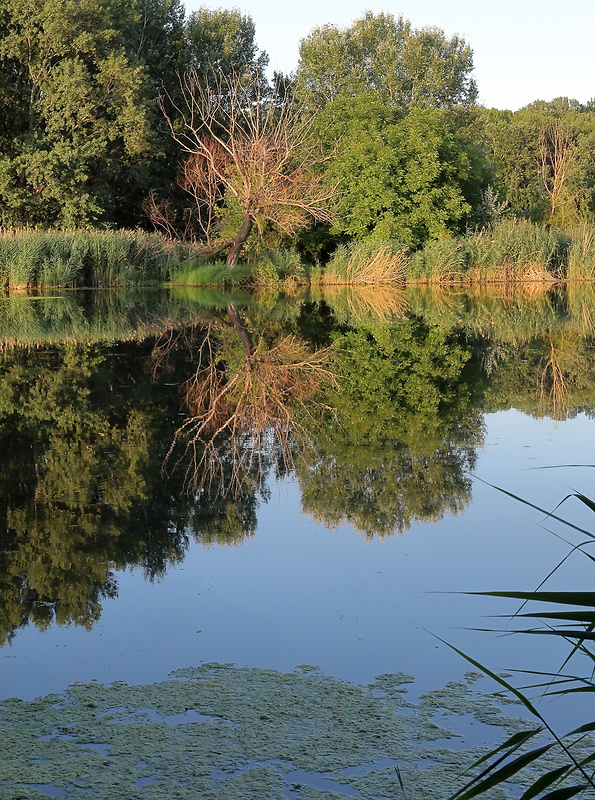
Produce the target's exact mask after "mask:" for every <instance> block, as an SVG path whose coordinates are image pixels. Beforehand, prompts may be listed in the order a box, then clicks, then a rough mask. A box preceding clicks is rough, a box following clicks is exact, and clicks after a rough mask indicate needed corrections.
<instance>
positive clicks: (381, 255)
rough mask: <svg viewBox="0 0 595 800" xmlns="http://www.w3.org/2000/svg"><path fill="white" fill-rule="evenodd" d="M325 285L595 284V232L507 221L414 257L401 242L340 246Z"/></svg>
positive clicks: (428, 245)
mask: <svg viewBox="0 0 595 800" xmlns="http://www.w3.org/2000/svg"><path fill="white" fill-rule="evenodd" d="M321 280H322V282H324V283H343V284H344V283H373V284H382V283H387V282H405V283H410V284H462V285H467V286H471V285H478V284H484V283H485V284H488V283H489V284H507V283H523V284H526V285H529V284H531V285H532V286H533V287H534V291H535V292H536V293H539V290H538V288H537V287H538V284H541V283H544V284H547V283H549V284H552V283H553V282H555V281H559V280H595V227H594V226H589V225H583V226H576V227H573V228H570V227H569V228H559V229H556V228H548V227H545V226H543V225H536V224H534V223H532V222H528V221H527V220H506V221H503V222H501V223H499V224H498V225H496V226H494V227H492V228H487V229H484V230H482V231H479V232H474V233H468V234H467V235H465V236H463V237H459V238H454V237H453V238H450V239H441V240H435V241H429V242H426V244H425V245H424V247H423V248H421V249H420V250H418V251H416V252H413V253H410V252H408V251H407V250H406V249H405V248H403V247H402V246H401V245H400V243H398V242H382V243H375V242H358V243H352V244H350V245H340V246H339V247H338V248H337V250H336V251H335V253H334V255H333V256H332V258H331V260H330V261H329V263H328V264H327V266H326V267H325V269H324V270H323V272H322V278H321Z"/></svg>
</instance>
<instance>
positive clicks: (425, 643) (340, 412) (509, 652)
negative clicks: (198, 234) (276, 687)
mask: <svg viewBox="0 0 595 800" xmlns="http://www.w3.org/2000/svg"><path fill="white" fill-rule="evenodd" d="M4 302H5V307H4V309H3V310H2V311H1V312H0V313H2V314H3V324H4V326H5V330H4V331H3V332H0V335H3V337H4V339H5V341H6V346H5V348H4V350H3V354H2V361H1V367H0V425H1V428H0V436H1V439H2V452H3V470H2V480H1V483H0V507H1V513H2V530H1V531H0V533H1V536H2V548H1V549H2V554H1V559H2V578H0V604H1V605H0V635H1V636H2V639H3V641H4V645H3V647H2V649H1V651H0V686H1V688H0V694H1V695H2V696H3V697H7V696H12V695H17V696H19V697H23V698H33V697H36V696H39V695H44V694H47V693H48V692H52V691H60V690H63V689H64V688H65V687H66V686H67V685H68V684H70V683H73V682H79V681H80V682H86V681H89V680H91V679H97V680H99V681H112V680H125V681H127V682H133V683H147V682H153V681H157V680H161V679H163V678H164V677H166V675H167V674H168V673H169V672H170V671H171V670H172V669H175V668H178V667H182V666H189V665H198V664H200V663H203V662H211V661H216V662H233V663H235V664H238V665H240V666H241V665H249V666H263V667H268V668H274V669H279V670H284V671H285V670H291V669H292V668H293V667H295V666H296V665H298V664H315V665H318V666H319V667H321V668H322V669H323V670H324V671H325V672H326V673H328V674H330V675H333V676H337V677H340V678H345V679H348V680H350V681H354V682H362V683H364V682H368V681H370V680H371V679H372V678H373V677H374V676H375V675H377V674H378V673H381V672H396V671H403V672H406V673H410V674H412V675H414V676H415V678H416V688H417V689H418V690H419V691H422V690H425V689H428V688H432V687H437V686H441V685H443V684H444V682H445V681H447V680H450V679H453V678H458V677H460V676H461V675H462V674H463V673H464V672H465V671H466V669H467V667H468V665H467V664H466V663H465V662H464V661H463V660H462V659H461V658H460V656H458V655H457V654H456V653H454V652H452V651H450V650H449V649H448V647H446V646H445V645H444V644H442V643H441V642H440V641H439V640H438V639H437V638H435V637H436V636H437V637H441V638H443V639H447V640H448V641H449V642H452V643H453V644H454V645H456V646H457V647H460V648H462V649H464V650H466V651H467V652H469V653H471V654H473V656H474V657H476V658H478V659H479V660H481V661H483V662H484V663H486V664H489V665H490V666H491V667H493V668H512V667H515V668H521V669H522V668H530V667H535V666H536V662H538V663H539V664H540V665H543V664H544V663H548V664H549V665H550V666H552V667H555V666H558V665H559V664H560V663H561V659H562V653H561V652H560V651H559V650H557V648H556V647H555V646H554V644H553V643H551V642H549V641H548V642H543V641H541V640H537V639H538V637H532V640H531V642H530V643H529V644H530V645H531V646H530V647H528V644H527V642H525V641H524V640H523V639H522V638H520V637H513V636H499V635H496V634H493V633H478V632H475V631H471V630H469V629H470V628H493V627H500V628H504V629H506V627H507V626H509V623H508V621H507V620H506V619H504V620H494V619H489V618H488V617H489V616H490V615H497V614H502V613H507V612H508V611H511V610H514V608H515V606H514V605H508V604H506V603H504V602H503V601H494V600H490V599H488V598H477V597H469V596H466V595H464V594H459V593H460V592H464V591H485V590H493V589H502V590H504V589H531V588H536V587H537V586H538V584H539V583H540V582H541V581H542V580H543V579H544V578H545V577H546V575H547V574H548V573H549V572H550V570H552V568H553V567H554V566H555V565H556V564H557V563H558V562H560V561H561V560H562V559H563V558H564V557H565V556H566V554H567V553H568V550H569V547H568V544H567V542H566V541H564V540H562V539H561V538H559V535H560V536H564V537H565V538H566V539H568V540H572V541H573V542H574V541H577V539H576V537H574V536H572V534H571V531H569V530H565V529H564V528H563V527H562V526H560V525H558V524H556V523H555V522H554V521H553V520H551V519H547V518H546V516H545V514H543V513H541V512H539V511H538V510H536V509H534V508H529V507H527V506H525V505H522V504H521V503H519V502H516V501H515V500H513V499H512V498H510V497H509V496H506V495H504V494H502V493H500V492H498V491H497V490H496V489H495V488H493V486H490V485H488V484H493V485H496V486H499V487H502V488H504V489H506V490H508V491H511V492H513V493H515V494H518V495H520V496H522V497H524V498H526V499H527V500H529V501H530V502H532V503H534V504H536V505H537V506H540V507H542V508H544V509H547V510H550V511H553V509H554V508H555V506H556V505H557V503H558V502H559V501H560V500H562V499H563V498H564V497H565V496H566V495H567V494H569V493H570V492H571V491H573V490H578V491H582V492H584V493H585V494H587V495H589V494H591V495H593V494H595V492H594V491H593V479H594V477H595V474H594V472H593V469H592V468H590V467H588V466H581V467H561V468H560V469H556V470H549V469H548V470H544V469H540V468H542V467H544V466H551V465H589V464H590V463H591V462H593V456H592V442H593V425H594V422H593V419H592V411H593V409H595V381H594V373H593V355H592V354H593V350H592V339H591V332H590V330H589V323H588V319H589V318H588V317H585V309H588V308H590V302H591V299H590V297H589V296H587V297H586V298H585V297H582V296H580V297H578V298H577V297H569V296H568V295H567V294H551V293H550V294H549V295H546V294H541V295H539V296H538V297H537V298H534V297H531V298H528V297H526V296H525V297H522V296H521V297H520V298H516V299H515V298H504V299H500V300H498V299H495V298H489V297H488V298H477V297H476V298H468V297H461V296H458V295H453V296H450V297H444V296H440V297H439V298H437V299H436V298H434V300H431V299H430V298H428V297H427V296H425V295H423V294H421V293H420V294H418V295H416V294H413V295H410V296H409V297H404V296H401V295H398V296H397V295H395V296H392V297H390V296H388V295H385V296H383V298H382V299H381V300H378V299H376V300H375V299H374V297H373V296H372V295H371V294H370V295H363V296H359V295H354V296H351V297H348V296H343V295H337V296H336V297H333V298H327V299H326V301H322V300H320V299H311V300H310V301H309V302H303V303H298V302H296V301H291V302H290V301H287V300H284V299H283V298H277V299H276V301H275V299H274V298H273V299H271V298H268V299H267V300H266V302H265V301H264V300H261V301H260V303H259V302H258V301H254V300H251V301H248V300H246V299H242V298H220V297H213V296H211V295H208V296H204V295H200V294H196V295H194V296H193V295H190V294H187V295H180V296H175V295H173V296H172V295H167V296H163V295H152V296H150V297H149V298H148V299H141V298H139V297H134V298H130V297H125V296H123V295H120V296H117V297H116V296H109V297H108V296H106V295H100V296H86V297H79V296H73V295H67V296H62V297H54V298H51V299H50V298H47V299H44V298H41V299H36V300H28V299H27V298H18V304H20V305H18V304H17V300H14V301H11V302H10V304H9V301H4ZM234 314H237V318H236V317H235V316H234ZM585 320H587V321H585ZM60 330H61V331H62V335H60ZM19 331H20V332H21V333H20V335H19ZM246 332H248V334H249V339H248V340H247V339H246V338H245V336H244V334H245V333H246ZM207 334H208V336H207ZM205 342H207V343H208V345H209V349H208V353H207V348H206V347H205ZM248 342H249V344H248ZM331 344H332V345H333V350H332V351H331V353H332V355H331V356H329V357H328V358H333V359H335V360H334V361H333V362H332V365H331V362H330V361H328V360H327V361H324V360H321V361H320V366H321V368H324V370H325V371H326V370H328V371H329V372H331V371H332V372H333V373H334V374H338V375H340V378H339V380H338V382H337V383H336V384H334V383H333V382H332V381H329V380H328V376H327V377H326V378H325V377H320V376H319V379H318V386H314V383H316V382H315V381H313V380H312V374H311V372H308V373H303V372H300V371H299V370H298V371H297V372H295V371H294V373H293V376H294V377H293V378H292V377H291V370H290V371H289V374H290V377H288V371H287V364H294V365H295V364H296V363H299V362H300V361H303V360H304V359H305V358H307V357H311V353H312V352H314V351H315V350H316V349H317V348H322V347H327V346H329V345H331ZM201 347H202V350H201ZM275 348H276V349H275ZM271 352H272V353H273V354H274V355H272V356H271V355H270V353H271ZM201 353H202V355H200V354H201ZM254 353H260V356H259V359H258V364H260V365H261V366H260V367H258V368H256V367H254V363H255V362H254V361H252V362H250V363H251V364H252V367H251V368H250V369H251V370H252V371H251V372H250V371H249V372H247V373H242V370H246V364H248V363H249V359H250V357H253V356H254ZM263 354H264V355H263ZM267 354H268V355H267ZM309 354H310V355H309ZM337 354H338V355H337ZM324 358H327V356H324ZM201 359H202V360H201ZM321 359H322V357H321ZM263 363H266V364H267V369H269V368H270V367H271V364H272V365H273V367H274V369H273V368H271V369H269V371H268V372H266V373H264V374H260V373H258V372H257V370H258V369H264V368H263V367H262V364H263ZM213 365H215V367H216V372H213ZM295 369H297V368H295ZM209 370H210V371H209ZM247 374H250V376H251V377H250V380H253V381H257V380H261V381H263V382H264V383H265V384H267V385H268V389H269V392H270V396H266V397H260V399H259V400H258V401H254V405H253V406H251V407H249V408H248V410H247V411H246V413H245V416H244V418H241V415H240V423H239V427H238V429H234V430H232V429H230V428H225V427H224V428H223V432H222V433H221V434H220V435H219V438H218V439H217V441H216V448H215V449H214V450H213V451H212V452H211V453H210V456H209V458H210V459H211V461H209V460H204V459H203V461H202V462H201V460H200V459H201V457H202V454H203V452H204V451H203V449H202V446H203V445H202V444H200V445H199V446H198V454H199V455H198V456H196V458H195V462H194V465H193V464H192V462H191V461H189V460H188V453H186V452H185V451H184V449H183V447H182V446H180V447H178V449H175V448H174V451H173V453H172V454H170V456H169V459H168V460H166V456H167V454H168V451H169V450H170V446H171V444H172V442H173V440H174V437H175V432H176V430H177V429H179V427H180V425H181V424H183V423H184V421H186V420H188V419H189V418H191V417H192V416H194V418H200V415H201V414H205V413H207V412H208V408H209V406H208V404H205V400H204V396H203V395H200V392H199V391H198V390H197V388H196V387H197V386H198V387H200V386H201V385H202V386H204V385H205V382H206V381H211V382H212V381H213V380H215V379H216V380H218V381H219V383H217V387H218V389H217V390H218V391H220V390H221V389H222V387H225V386H229V385H230V384H231V385H237V386H239V389H238V390H237V391H236V390H234V391H233V392H231V393H230V394H229V395H228V396H227V397H226V399H225V402H223V401H214V400H213V397H214V396H215V395H213V394H210V395H209V398H210V402H211V404H212V403H214V402H220V404H221V406H222V408H221V409H219V408H218V409H217V415H216V417H215V422H216V425H214V424H213V426H211V428H205V430H204V431H202V434H203V436H207V435H208V434H209V431H210V432H211V433H212V431H213V430H214V429H216V428H217V427H219V428H221V425H222V422H225V420H226V419H227V418H228V417H229V414H230V413H231V412H232V411H237V405H238V402H240V401H239V400H238V397H240V396H241V390H242V389H243V388H245V386H246V380H248V379H247V378H246V375H247ZM197 375H198V376H199V378H198V380H195V381H194V384H193V385H194V390H193V391H194V393H193V392H192V391H190V390H189V389H188V386H189V384H185V382H186V381H188V380H189V379H191V378H193V377H195V378H196V376H197ZM296 375H297V378H296V377H295V376H296ZM238 376H239V378H238ZM234 381H236V382H237V384H234V383H233V382H234ZM305 384H308V389H307V391H306V390H304V389H303V387H304V385H305ZM251 385H252V384H251ZM254 385H256V384H254ZM296 386H298V388H297V389H296ZM299 387H302V388H301V389H300V388H299ZM258 391H261V392H262V388H260V389H258V387H257V389H254V392H255V393H256V394H258ZM197 392H198V393H197ZM215 394H216V393H215ZM273 396H274V397H279V396H282V397H283V398H284V402H285V404H286V406H287V408H289V410H290V415H291V419H292V421H293V422H294V423H296V424H297V425H298V426H299V434H298V433H296V432H295V431H294V432H293V433H292V434H289V437H290V438H289V439H288V440H285V441H281V443H279V442H278V441H275V439H274V436H272V435H271V426H272V428H273V429H274V428H275V425H276V424H277V423H276V417H278V416H279V409H277V408H276V406H275V403H274V402H273V400H272V399H271V398H272V397H273ZM258 403H260V405H258ZM256 406H258V407H257V408H256ZM263 407H266V408H268V409H269V414H270V417H271V418H270V419H269V420H268V421H267V420H265V421H264V422H263V421H262V419H260V423H261V424H262V430H263V431H264V433H263V434H262V437H261V440H260V446H258V444H259V442H258V438H259V437H258V436H256V435H255V434H254V431H253V430H252V431H250V430H248V428H247V427H246V426H248V427H249V425H250V424H252V425H254V424H256V423H257V422H258V413H261V412H262V409H263ZM240 410H241V409H240ZM257 412H258V413H257ZM226 415H227V417H226ZM242 426H243V427H242ZM194 430H196V428H195V429H194ZM283 430H284V429H283V427H282V426H280V425H278V424H277V433H278V434H279V436H281V438H282V439H283ZM234 437H235V438H234ZM255 448H256V451H257V458H254V457H253V455H254V449H255ZM290 450H291V456H292V458H291V463H290V461H289V457H288V452H289V451H290ZM247 453H248V457H247V456H246V454H247ZM212 459H215V461H216V464H215V466H213V461H212ZM250 459H251V460H250ZM164 462H165V465H166V466H165V469H164V467H163V465H164ZM189 466H190V467H191V470H190V472H188V467H189ZM189 475H191V476H192V477H193V478H194V479H195V483H194V484H193V483H192V481H191V480H190V479H189ZM205 475H206V478H205ZM571 503H574V505H571ZM563 510H565V511H566V512H567V513H568V516H569V517H570V518H571V519H572V521H573V522H575V523H577V524H584V525H585V526H588V525H591V520H590V516H589V514H588V512H587V511H585V510H582V509H581V508H579V504H578V503H576V501H572V500H571V501H567V502H566V504H565V506H563ZM583 538H584V537H583ZM579 540H580V537H579ZM549 585H550V586H551V588H554V587H557V588H564V587H566V588H567V587H569V586H572V587H573V588H577V589H580V588H588V587H590V586H591V585H592V568H591V567H590V566H589V563H588V560H587V559H585V558H584V557H581V556H580V554H577V555H576V556H575V557H573V558H571V559H570V560H569V561H568V562H566V563H565V564H564V566H563V568H561V569H560V570H559V571H558V572H556V574H555V575H554V576H553V577H552V579H551V581H550V583H549ZM528 638H529V637H528Z"/></svg>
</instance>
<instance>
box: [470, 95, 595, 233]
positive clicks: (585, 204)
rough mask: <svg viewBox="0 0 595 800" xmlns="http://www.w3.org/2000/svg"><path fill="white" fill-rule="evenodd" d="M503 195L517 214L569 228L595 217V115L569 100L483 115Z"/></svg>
mask: <svg viewBox="0 0 595 800" xmlns="http://www.w3.org/2000/svg"><path fill="white" fill-rule="evenodd" d="M484 125H485V127H484V130H485V137H486V138H485V146H486V149H487V151H488V153H489V156H488V157H489V158H490V160H491V161H492V164H493V171H494V176H495V183H496V186H497V188H498V191H499V194H500V196H501V197H502V198H503V199H506V201H507V202H508V203H509V205H510V210H511V212H512V213H513V214H516V215H517V216H522V217H527V218H529V219H532V220H533V221H535V222H551V223H554V224H567V223H573V222H577V221H579V220H581V219H591V218H592V217H593V214H594V213H595V114H594V112H593V111H592V110H589V108H588V107H585V106H581V105H580V104H579V103H577V102H576V101H572V100H569V99H568V98H558V99H556V100H553V101H551V102H549V103H545V102H541V101H539V102H536V103H532V104H531V105H529V106H527V107H526V108H523V109H520V110H519V111H516V112H514V113H512V112H510V111H496V110H488V111H485V112H484Z"/></svg>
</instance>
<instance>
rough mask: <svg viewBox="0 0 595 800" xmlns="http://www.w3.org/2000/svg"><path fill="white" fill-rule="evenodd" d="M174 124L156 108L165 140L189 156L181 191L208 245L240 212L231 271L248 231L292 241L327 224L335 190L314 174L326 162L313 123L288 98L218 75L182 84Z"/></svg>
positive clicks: (194, 76)
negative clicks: (270, 231) (313, 225)
mask: <svg viewBox="0 0 595 800" xmlns="http://www.w3.org/2000/svg"><path fill="white" fill-rule="evenodd" d="M180 86H181V95H182V102H181V103H180V104H179V105H177V106H176V105H174V104H173V102H172V100H171V98H168V99H169V103H170V105H171V106H173V107H174V108H175V112H176V116H177V121H174V119H173V117H172V115H171V114H170V113H169V112H168V111H167V110H166V106H165V104H164V103H163V102H162V103H161V108H162V111H163V113H164V115H165V117H166V119H167V122H168V124H169V128H170V132H171V135H172V136H173V138H174V139H175V141H176V142H177V143H178V145H179V146H180V147H181V149H182V150H183V151H184V152H185V153H186V154H187V159H186V163H185V165H184V167H183V170H182V177H181V185H182V187H183V188H184V189H186V191H188V192H189V193H190V194H191V196H192V197H193V198H194V200H195V202H196V204H197V208H198V212H199V217H201V220H202V222H201V225H202V227H203V233H204V235H205V238H206V240H207V242H211V241H214V240H216V239H217V237H218V236H220V235H221V228H222V222H221V220H222V217H224V216H225V215H226V214H227V215H228V217H229V216H230V212H232V211H233V210H234V206H235V210H236V211H238V210H239V217H240V221H239V222H238V223H237V224H236V228H235V231H234V234H233V237H232V241H231V244H228V245H227V246H228V248H229V249H228V255H227V265H228V266H229V267H233V266H234V265H235V263H236V261H237V259H238V257H239V254H240V252H241V251H242V248H243V247H244V245H245V243H246V241H247V239H248V237H249V235H250V233H251V231H252V229H253V228H254V227H255V226H256V228H257V229H258V230H260V231H261V230H262V229H263V227H264V226H265V225H266V224H268V225H271V226H273V227H274V228H276V229H277V230H278V231H280V232H281V233H283V234H286V235H288V236H292V235H294V234H295V233H297V232H298V231H299V230H301V229H302V228H304V227H306V226H307V225H308V224H309V222H310V221H311V220H320V221H326V222H330V221H331V214H330V212H329V203H330V201H331V200H332V198H333V197H334V196H335V194H336V186H335V185H330V184H329V183H328V182H326V181H325V179H324V177H323V175H322V174H321V173H320V171H319V170H318V167H319V166H320V165H321V164H322V163H323V162H324V161H326V160H328V158H329V156H328V155H325V154H324V152H323V150H322V148H321V143H320V139H319V137H318V136H316V132H315V130H314V120H313V118H312V117H311V116H306V115H304V114H301V113H300V112H299V110H298V109H297V108H296V107H295V105H294V103H293V101H292V100H291V99H290V98H289V97H288V96H282V97H275V98H265V97H263V96H262V94H261V91H260V87H259V85H258V84H257V83H256V82H254V81H253V82H251V83H248V84H246V82H245V79H243V78H242V77H241V76H237V75H232V76H222V75H220V74H216V75H214V76H213V80H212V81H207V82H203V81H201V79H200V77H199V74H198V73H197V72H196V71H193V70H191V71H190V72H188V73H186V74H185V75H184V76H182V77H181V78H180Z"/></svg>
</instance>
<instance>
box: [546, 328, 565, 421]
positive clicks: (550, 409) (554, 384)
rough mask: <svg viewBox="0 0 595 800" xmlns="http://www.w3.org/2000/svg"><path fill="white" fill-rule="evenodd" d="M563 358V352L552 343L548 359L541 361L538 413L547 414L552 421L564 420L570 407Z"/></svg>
mask: <svg viewBox="0 0 595 800" xmlns="http://www.w3.org/2000/svg"><path fill="white" fill-rule="evenodd" d="M564 356H565V354H564V352H563V351H562V350H560V349H558V348H556V347H554V345H553V343H552V344H551V345H550V353H549V357H548V358H547V359H543V361H544V362H545V363H544V365H543V371H542V373H541V379H540V382H539V411H540V413H541V414H549V415H550V416H552V417H553V419H566V417H567V416H568V410H569V408H570V406H571V404H570V397H569V386H568V381H569V378H568V376H567V374H565V368H564V360H565V359H564ZM542 363H543V362H542Z"/></svg>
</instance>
